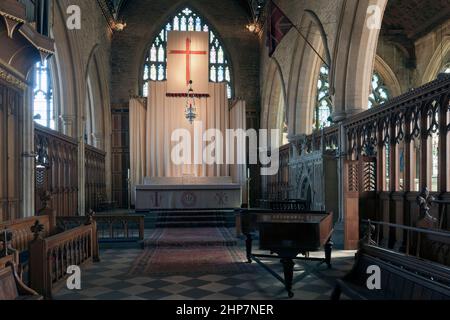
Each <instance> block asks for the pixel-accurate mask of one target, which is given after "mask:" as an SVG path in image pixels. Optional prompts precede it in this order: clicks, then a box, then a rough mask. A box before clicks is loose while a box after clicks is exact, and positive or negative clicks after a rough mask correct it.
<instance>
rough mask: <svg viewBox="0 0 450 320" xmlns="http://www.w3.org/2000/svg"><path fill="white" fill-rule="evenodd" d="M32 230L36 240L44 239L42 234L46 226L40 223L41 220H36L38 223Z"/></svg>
mask: <svg viewBox="0 0 450 320" xmlns="http://www.w3.org/2000/svg"><path fill="white" fill-rule="evenodd" d="M30 229H31V232H33V235H34V240H37V239H38V238H42V237H41V233H42V231H44V225H43V224H42V223H40V222H39V220H36V222H35V223H34V225H33V226H32V227H31V228H30Z"/></svg>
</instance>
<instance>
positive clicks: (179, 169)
mask: <svg viewBox="0 0 450 320" xmlns="http://www.w3.org/2000/svg"><path fill="white" fill-rule="evenodd" d="M194 90H195V87H194ZM166 93H167V83H166V82H162V81H157V82H155V81H152V82H149V94H148V96H149V97H148V100H147V106H144V105H143V104H142V102H141V101H140V100H139V99H134V98H133V99H131V100H130V171H131V172H130V179H131V188H132V190H134V189H135V186H136V185H138V184H142V183H143V179H144V177H184V176H195V177H219V176H232V178H233V182H236V183H241V184H243V186H245V181H243V180H245V166H240V167H239V168H237V167H238V166H235V165H231V166H230V165H227V164H226V163H225V162H226V144H225V140H226V129H229V128H241V129H245V102H243V101H241V102H240V103H239V105H235V106H234V107H233V108H232V109H231V112H230V111H229V105H228V98H227V92H226V84H225V83H209V97H208V98H196V107H197V119H196V121H198V122H197V124H196V125H197V126H199V125H200V126H201V128H202V131H199V132H200V134H197V135H195V130H194V128H195V125H194V124H190V123H189V121H188V120H186V118H185V115H184V107H185V104H186V98H182V97H181V98H177V97H167V96H166ZM230 122H232V123H230ZM176 129H185V130H187V131H189V132H190V134H191V135H190V136H191V138H192V140H191V141H190V142H191V143H190V145H191V160H192V161H191V162H192V164H181V165H177V164H175V163H173V161H172V159H171V154H172V149H173V147H174V146H175V145H177V144H179V141H175V142H172V141H171V140H172V133H173V132H174V130H176ZM208 129H217V130H219V131H220V133H221V135H222V137H223V141H222V142H223V143H222V148H221V149H220V150H221V151H222V152H219V150H216V153H215V155H216V158H217V157H219V158H220V157H222V159H223V161H222V163H215V164H206V163H204V161H203V163H201V164H195V163H194V153H195V151H196V150H195V149H194V141H197V142H198V145H199V146H201V147H200V148H198V149H197V151H198V150H199V153H198V158H197V159H199V160H200V161H201V160H202V158H203V157H202V155H203V154H202V152H203V150H205V148H206V146H207V145H208V144H210V143H211V142H205V141H203V134H204V133H205V131H206V130H208ZM217 139H220V138H217V137H216V142H217ZM220 153H221V155H220ZM207 154H208V153H207ZM243 168H244V169H243ZM134 198H135V197H134V194H132V203H133V202H134Z"/></svg>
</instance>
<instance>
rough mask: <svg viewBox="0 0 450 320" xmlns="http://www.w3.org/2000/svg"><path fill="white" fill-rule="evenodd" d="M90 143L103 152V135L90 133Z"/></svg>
mask: <svg viewBox="0 0 450 320" xmlns="http://www.w3.org/2000/svg"><path fill="white" fill-rule="evenodd" d="M92 142H93V145H94V147H96V148H97V149H100V150H103V133H101V132H94V133H92Z"/></svg>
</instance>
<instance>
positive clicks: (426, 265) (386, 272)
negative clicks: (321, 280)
mask: <svg viewBox="0 0 450 320" xmlns="http://www.w3.org/2000/svg"><path fill="white" fill-rule="evenodd" d="M373 265H375V266H378V267H379V268H380V270H381V274H380V275H381V289H380V290H369V289H368V288H367V279H368V277H369V275H368V274H367V268H368V267H369V266H373ZM342 293H344V294H345V295H346V296H348V297H349V298H351V299H355V300H448V299H450V268H448V267H446V266H442V265H439V264H435V263H432V262H429V261H425V260H423V259H419V258H416V257H413V256H407V255H405V254H402V253H398V252H394V251H390V250H387V249H383V248H380V247H376V246H373V245H367V244H362V245H361V248H360V250H359V251H358V253H357V254H356V261H355V265H354V267H353V269H352V270H351V271H350V273H349V274H348V275H346V276H345V277H344V278H343V279H339V280H337V284H336V287H335V289H334V291H333V293H332V296H331V299H332V300H339V299H340V296H341V294H342Z"/></svg>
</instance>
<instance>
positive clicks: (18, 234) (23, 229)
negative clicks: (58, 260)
mask: <svg viewBox="0 0 450 320" xmlns="http://www.w3.org/2000/svg"><path fill="white" fill-rule="evenodd" d="M36 221H39V223H40V224H42V225H43V226H44V232H43V234H42V236H43V237H46V236H47V235H48V230H50V219H49V217H48V216H47V215H44V216H36V217H30V218H25V219H17V220H13V221H7V222H3V223H0V232H1V231H2V230H5V229H6V230H8V231H10V232H12V241H11V247H12V248H14V249H15V250H17V251H18V254H19V261H16V263H17V264H20V266H26V264H27V262H28V244H29V242H30V241H31V240H32V239H33V232H32V231H31V227H32V226H33V225H34V224H35V223H36Z"/></svg>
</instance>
